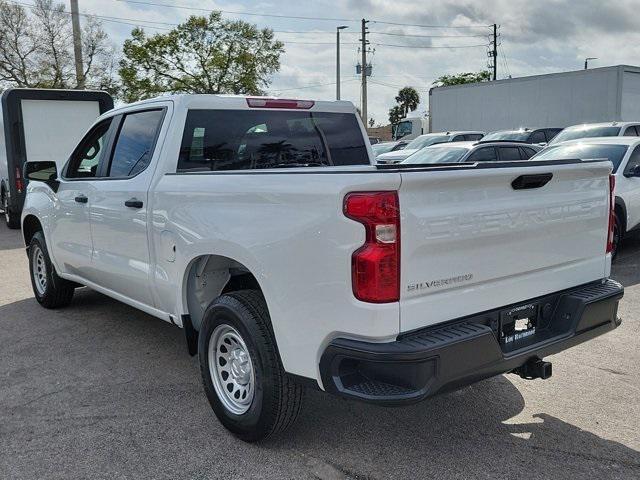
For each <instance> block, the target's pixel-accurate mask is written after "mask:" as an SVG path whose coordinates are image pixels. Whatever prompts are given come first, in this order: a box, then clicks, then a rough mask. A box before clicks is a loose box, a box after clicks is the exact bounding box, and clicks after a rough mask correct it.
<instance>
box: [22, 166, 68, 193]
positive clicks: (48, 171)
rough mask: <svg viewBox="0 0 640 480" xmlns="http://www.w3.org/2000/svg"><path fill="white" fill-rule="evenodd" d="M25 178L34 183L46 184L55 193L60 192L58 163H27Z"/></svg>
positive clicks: (24, 172)
mask: <svg viewBox="0 0 640 480" xmlns="http://www.w3.org/2000/svg"><path fill="white" fill-rule="evenodd" d="M23 176H24V178H26V179H27V180H30V181H34V182H44V183H46V184H47V185H49V187H50V188H51V190H53V191H54V192H57V191H58V186H59V185H60V182H59V181H58V168H57V167H56V162H45V161H42V162H27V163H25V164H24V171H23Z"/></svg>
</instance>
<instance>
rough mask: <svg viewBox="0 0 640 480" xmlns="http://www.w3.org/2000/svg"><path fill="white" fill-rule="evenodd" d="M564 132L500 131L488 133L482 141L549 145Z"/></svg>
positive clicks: (521, 129)
mask: <svg viewBox="0 0 640 480" xmlns="http://www.w3.org/2000/svg"><path fill="white" fill-rule="evenodd" d="M561 131H562V129H561V128H536V129H530V128H520V129H518V130H498V131H495V132H491V133H487V134H486V135H485V136H484V137H482V140H485V141H487V142H488V141H493V140H507V141H512V142H525V143H537V144H540V145H544V144H547V143H549V142H550V141H551V139H552V138H553V137H555V136H556V135H557V134H558V133H560V132H561Z"/></svg>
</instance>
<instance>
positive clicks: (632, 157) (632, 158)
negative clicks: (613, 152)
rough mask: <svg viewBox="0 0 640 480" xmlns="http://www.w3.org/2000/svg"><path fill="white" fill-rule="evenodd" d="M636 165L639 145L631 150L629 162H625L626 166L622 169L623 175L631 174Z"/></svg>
mask: <svg viewBox="0 0 640 480" xmlns="http://www.w3.org/2000/svg"><path fill="white" fill-rule="evenodd" d="M638 165H640V145H638V146H637V147H636V148H634V149H633V152H631V155H630V156H629V161H628V162H627V166H626V167H625V169H624V173H625V174H628V173H631V172H633V171H634V170H635V169H636V168H637V167H638Z"/></svg>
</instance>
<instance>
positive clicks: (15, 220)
mask: <svg viewBox="0 0 640 480" xmlns="http://www.w3.org/2000/svg"><path fill="white" fill-rule="evenodd" d="M2 209H3V210H4V219H5V221H6V222H7V227H9V228H11V229H14V230H15V229H18V228H20V218H19V216H18V215H16V213H15V212H13V211H12V210H11V209H10V208H9V198H8V197H7V195H6V194H5V195H3V196H2Z"/></svg>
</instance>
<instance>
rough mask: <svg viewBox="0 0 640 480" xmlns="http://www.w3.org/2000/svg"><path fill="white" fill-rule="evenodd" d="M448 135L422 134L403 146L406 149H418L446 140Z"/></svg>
mask: <svg viewBox="0 0 640 480" xmlns="http://www.w3.org/2000/svg"><path fill="white" fill-rule="evenodd" d="M448 141H449V137H448V136H447V135H423V136H420V137H418V138H414V139H413V140H411V141H410V142H409V143H408V144H407V146H406V147H405V148H406V149H407V150H411V149H414V150H419V149H421V148H424V147H428V146H429V145H435V144H436V143H444V142H448Z"/></svg>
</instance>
